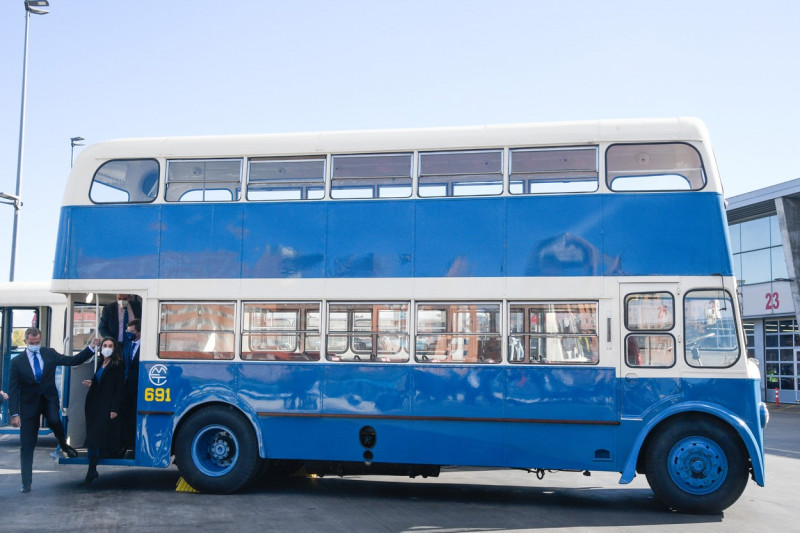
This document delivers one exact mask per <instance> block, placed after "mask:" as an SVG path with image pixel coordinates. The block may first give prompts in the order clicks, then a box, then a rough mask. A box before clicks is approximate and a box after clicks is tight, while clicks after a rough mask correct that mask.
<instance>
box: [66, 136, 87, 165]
mask: <svg viewBox="0 0 800 533" xmlns="http://www.w3.org/2000/svg"><path fill="white" fill-rule="evenodd" d="M85 140H86V139H84V138H83V137H70V138H69V145H70V147H71V151H70V154H69V166H70V168H72V165H73V164H74V163H75V147H76V146H83V143H82V142H81V141H85Z"/></svg>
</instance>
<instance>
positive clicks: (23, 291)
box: [0, 281, 67, 307]
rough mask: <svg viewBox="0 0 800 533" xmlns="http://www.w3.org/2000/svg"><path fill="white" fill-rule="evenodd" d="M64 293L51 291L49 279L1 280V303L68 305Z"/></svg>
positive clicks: (16, 304)
mask: <svg viewBox="0 0 800 533" xmlns="http://www.w3.org/2000/svg"><path fill="white" fill-rule="evenodd" d="M66 303H67V298H66V297H65V296H64V295H63V294H56V293H53V292H50V282H49V281H12V282H8V281H6V282H0V305H15V306H32V307H33V306H40V305H47V306H50V305H66Z"/></svg>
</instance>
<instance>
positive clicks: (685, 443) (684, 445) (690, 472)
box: [668, 437, 728, 495]
mask: <svg viewBox="0 0 800 533" xmlns="http://www.w3.org/2000/svg"><path fill="white" fill-rule="evenodd" d="M668 467H669V475H670V477H671V478H672V481H673V482H675V484H676V485H678V487H680V488H681V489H682V490H684V491H686V492H688V493H689V494H697V495H702V494H711V493H712V492H714V491H715V490H717V489H718V488H719V487H720V486H721V485H722V483H723V482H724V481H725V478H726V477H727V475H728V459H727V458H726V457H725V452H724V451H723V450H722V448H720V446H719V445H718V444H717V443H716V442H714V441H713V440H711V439H708V438H706V437H686V438H685V439H682V440H680V441H679V442H678V443H676V444H675V446H673V447H672V449H671V450H670V452H669V464H668Z"/></svg>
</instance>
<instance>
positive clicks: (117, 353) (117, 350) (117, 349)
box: [97, 337, 122, 365]
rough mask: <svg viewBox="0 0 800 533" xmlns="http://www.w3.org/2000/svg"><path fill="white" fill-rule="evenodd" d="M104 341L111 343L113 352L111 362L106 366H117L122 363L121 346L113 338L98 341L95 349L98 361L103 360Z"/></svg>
mask: <svg viewBox="0 0 800 533" xmlns="http://www.w3.org/2000/svg"><path fill="white" fill-rule="evenodd" d="M106 341H111V342H113V343H114V351H113V352H111V357H110V358H109V359H111V361H109V363H108V364H110V365H118V364H120V363H122V344H121V343H119V342H117V340H116V339H115V338H114V337H103V340H102V341H100V345H99V346H98V347H97V355H98V356H99V357H100V361H102V360H103V352H102V350H103V343H105V342H106Z"/></svg>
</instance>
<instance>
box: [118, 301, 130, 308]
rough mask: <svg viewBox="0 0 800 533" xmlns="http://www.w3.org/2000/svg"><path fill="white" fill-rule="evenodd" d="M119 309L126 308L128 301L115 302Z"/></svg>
mask: <svg viewBox="0 0 800 533" xmlns="http://www.w3.org/2000/svg"><path fill="white" fill-rule="evenodd" d="M117 303H118V304H119V306H120V307H128V300H117Z"/></svg>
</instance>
